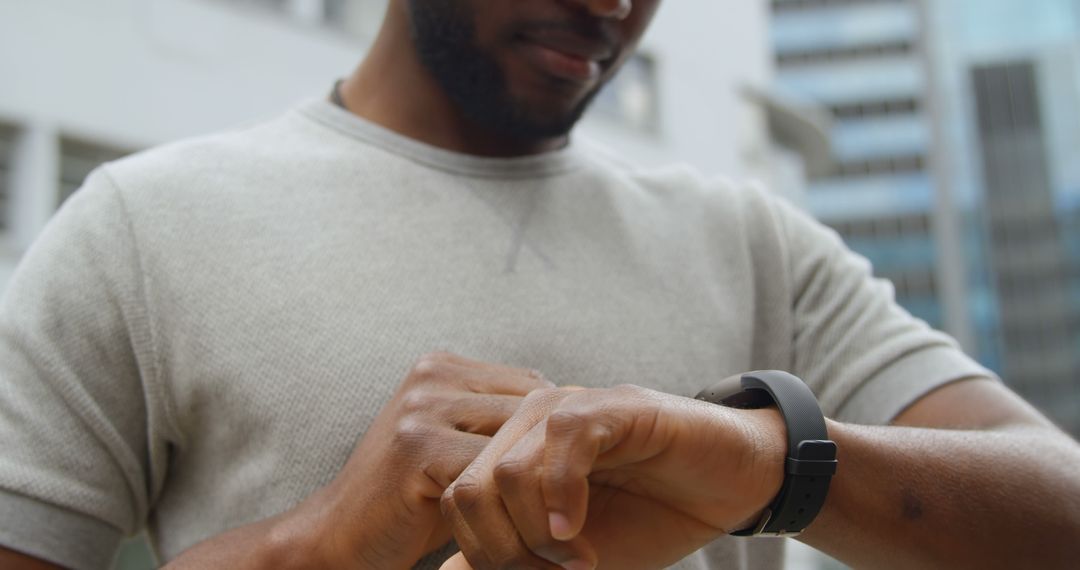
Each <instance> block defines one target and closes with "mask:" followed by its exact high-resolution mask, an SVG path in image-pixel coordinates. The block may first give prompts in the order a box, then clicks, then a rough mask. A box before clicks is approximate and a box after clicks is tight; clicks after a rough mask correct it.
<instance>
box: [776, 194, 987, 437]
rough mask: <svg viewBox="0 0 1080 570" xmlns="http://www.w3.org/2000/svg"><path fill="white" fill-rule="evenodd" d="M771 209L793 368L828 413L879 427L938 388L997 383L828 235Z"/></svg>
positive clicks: (796, 215) (783, 207)
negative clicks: (786, 283)
mask: <svg viewBox="0 0 1080 570" xmlns="http://www.w3.org/2000/svg"><path fill="white" fill-rule="evenodd" d="M775 209H776V212H777V215H778V217H779V220H780V224H781V226H782V231H783V234H784V236H783V240H784V243H785V244H786V248H787V250H788V252H787V253H788V255H787V258H788V260H789V265H790V278H791V287H792V294H793V319H794V326H793V330H794V339H793V345H794V367H795V370H796V373H797V374H798V375H799V376H800V377H801V378H803V379H804V380H805V381H806V382H807V384H809V385H810V387H811V388H812V389H813V390H814V392H815V393H816V394H817V396H818V398H819V400H820V402H821V404H822V409H823V410H824V411H825V413H826V415H828V416H830V417H834V418H836V419H838V420H840V421H846V422H851V423H861V424H882V425H883V424H887V423H889V422H890V421H891V420H892V419H893V418H895V417H896V416H897V415H898V414H899V413H900V412H901V411H903V410H904V409H905V408H906V407H908V406H909V405H910V404H912V403H914V402H915V401H916V400H918V399H919V398H920V397H921V396H923V395H925V394H927V393H928V392H930V391H932V390H933V389H935V388H937V387H939V386H942V385H944V384H947V383H950V382H953V381H956V380H961V379H966V378H972V377H991V378H993V377H995V376H994V374H993V373H992V372H990V371H988V370H987V369H985V368H984V367H982V366H980V365H979V364H978V363H976V362H975V361H974V360H972V359H971V358H970V357H968V356H967V355H965V354H964V352H963V351H962V350H961V349H960V348H959V346H958V345H957V343H956V342H955V341H954V340H953V339H952V338H951V337H949V336H948V335H946V334H944V333H942V332H939V331H935V330H933V329H932V328H930V327H929V326H928V325H927V324H926V323H925V322H923V321H921V320H919V319H916V318H915V317H913V316H911V315H910V314H909V313H908V312H907V311H905V310H904V309H903V308H902V307H900V306H899V305H898V304H897V303H896V301H895V297H894V290H893V286H892V284H891V283H890V282H888V281H886V280H882V279H877V278H874V276H873V275H872V270H871V265H870V263H869V262H868V261H867V260H866V259H865V258H863V257H861V256H859V255H857V254H855V253H854V252H852V251H851V250H849V249H848V248H847V247H846V246H845V245H844V243H843V241H842V240H841V239H840V237H839V236H838V235H837V234H836V233H835V232H834V231H832V230H831V229H828V228H826V227H825V226H823V225H822V224H820V223H818V222H817V221H815V220H813V219H812V218H810V217H809V216H808V215H806V214H805V213H803V212H801V211H799V210H797V209H796V208H794V207H793V206H791V205H790V204H787V203H786V202H783V201H779V200H777V201H776V205H775Z"/></svg>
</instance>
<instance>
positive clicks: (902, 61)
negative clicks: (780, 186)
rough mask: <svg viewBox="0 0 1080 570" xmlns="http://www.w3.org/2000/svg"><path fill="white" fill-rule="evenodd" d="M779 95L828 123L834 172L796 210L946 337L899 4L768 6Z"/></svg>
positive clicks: (911, 66) (913, 48)
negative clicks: (867, 264) (859, 257)
mask: <svg viewBox="0 0 1080 570" xmlns="http://www.w3.org/2000/svg"><path fill="white" fill-rule="evenodd" d="M771 9H772V20H771V39H772V44H773V49H774V55H775V65H776V82H777V84H778V86H779V88H780V90H781V91H783V92H787V93H792V94H793V95H795V96H797V97H800V98H804V99H810V100H813V101H816V102H819V103H820V104H822V105H824V106H825V107H826V108H827V109H828V110H829V111H830V112H831V115H832V119H833V122H832V127H831V137H830V138H831V140H832V155H833V160H834V166H833V168H832V169H831V171H830V172H827V173H824V175H822V176H819V177H817V178H816V179H815V180H813V181H811V182H810V184H809V187H808V190H807V193H806V197H805V200H804V205H805V207H806V208H807V209H809V210H810V211H811V212H812V213H813V214H814V215H815V216H816V217H818V218H819V219H820V220H822V221H823V222H824V223H826V224H828V225H830V226H832V227H833V228H834V229H836V230H837V231H838V232H839V233H840V234H841V235H842V236H843V237H844V238H845V240H846V241H847V243H848V245H849V246H850V247H852V249H854V250H855V251H858V252H859V253H862V254H863V255H865V256H867V257H868V258H870V259H871V260H872V261H873V262H874V265H875V270H876V272H877V273H878V275H880V276H882V277H885V278H888V279H891V280H892V282H893V284H894V285H895V287H896V293H897V298H898V300H899V301H900V303H901V304H902V305H904V306H905V307H906V308H907V309H908V310H909V311H911V313H913V314H914V315H916V316H918V317H920V318H922V319H924V320H926V321H927V322H928V323H930V324H931V325H933V326H936V327H939V328H940V327H944V326H945V325H946V318H945V310H944V308H943V306H942V305H943V299H942V294H941V290H942V287H941V276H940V275H939V271H938V264H939V249H940V248H939V247H938V246H937V244H936V243H935V234H934V231H933V228H934V223H935V221H934V211H935V208H934V206H935V181H934V176H933V173H932V172H931V169H930V155H931V152H932V139H933V137H932V131H931V128H930V121H929V120H928V112H927V90H928V84H927V82H926V80H925V67H924V60H923V55H922V37H923V36H922V29H921V27H922V25H921V18H920V14H919V12H918V10H917V7H916V5H915V4H914V3H913V2H909V1H905V0H847V1H842V2H840V1H829V0H772V2H771Z"/></svg>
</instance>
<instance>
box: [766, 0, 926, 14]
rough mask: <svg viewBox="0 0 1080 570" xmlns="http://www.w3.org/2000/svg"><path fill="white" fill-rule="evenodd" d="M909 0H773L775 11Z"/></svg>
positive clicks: (900, 2) (898, 2)
mask: <svg viewBox="0 0 1080 570" xmlns="http://www.w3.org/2000/svg"><path fill="white" fill-rule="evenodd" d="M908 1H909V0H773V1H772V9H773V12H797V11H801V10H817V9H820V8H832V7H835V6H857V5H859V4H904V3H907V2H908Z"/></svg>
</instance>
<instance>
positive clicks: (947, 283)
mask: <svg viewBox="0 0 1080 570" xmlns="http://www.w3.org/2000/svg"><path fill="white" fill-rule="evenodd" d="M916 7H917V8H918V11H919V24H920V26H919V28H920V30H921V34H922V37H921V38H920V48H921V50H922V56H923V58H922V60H923V70H924V74H925V76H926V106H927V110H928V113H927V115H928V117H929V120H930V126H931V132H932V142H931V144H930V168H931V171H932V173H933V179H934V187H935V201H934V217H933V220H934V221H933V228H934V239H935V241H936V245H937V251H938V263H937V275H938V282H939V283H940V291H939V294H940V296H941V305H942V311H943V313H944V314H943V320H944V328H945V332H947V333H949V334H951V335H952V336H953V337H954V338H956V340H957V341H958V342H959V343H960V346H961V347H963V349H964V351H965V352H967V353H968V354H971V355H974V354H975V349H976V346H975V335H974V334H973V332H972V326H971V315H970V313H969V311H968V305H967V275H966V270H967V263H965V257H964V251H963V245H962V242H961V238H960V217H959V215H958V214H957V211H956V210H957V208H956V201H955V199H954V198H953V194H952V181H953V176H952V169H953V165H952V160H951V156H950V153H951V149H950V148H949V147H948V144H947V134H946V132H945V126H944V125H945V121H944V119H943V116H944V114H945V113H947V112H948V110H947V109H946V108H945V101H944V97H942V93H941V89H940V86H939V78H938V75H937V66H936V63H935V61H936V60H935V58H934V45H935V43H934V42H935V38H936V30H935V29H934V18H933V17H932V16H933V13H932V10H933V9H934V8H933V6H931V5H930V2H929V0H919V1H918V2H916Z"/></svg>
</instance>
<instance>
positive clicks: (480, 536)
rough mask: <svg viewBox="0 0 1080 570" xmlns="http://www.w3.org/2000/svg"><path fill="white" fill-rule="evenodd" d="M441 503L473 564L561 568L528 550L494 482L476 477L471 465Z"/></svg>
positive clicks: (481, 566) (483, 567)
mask: <svg viewBox="0 0 1080 570" xmlns="http://www.w3.org/2000/svg"><path fill="white" fill-rule="evenodd" d="M442 507H443V513H444V515H445V518H446V519H447V520H448V521H449V522H450V526H451V527H452V528H453V531H454V537H455V538H456V539H457V544H458V547H460V548H461V552H462V553H463V554H464V556H465V558H466V559H467V560H468V561H469V563H470V564H471V565H472V566H473V567H474V568H477V569H479V570H488V569H493V570H494V569H503V568H537V569H545V570H548V569H550V570H557V569H558V568H559V566H557V565H555V564H552V563H551V562H548V561H547V560H544V559H542V558H540V557H538V556H537V555H536V554H534V553H533V552H532V551H531V550H529V548H528V546H527V545H526V544H525V543H524V541H522V539H521V537H520V536H519V535H518V533H517V530H516V529H515V528H514V525H513V523H512V522H511V521H510V517H509V515H508V514H507V513H506V509H505V507H504V506H503V504H502V499H501V498H500V497H499V494H498V489H497V488H496V487H495V485H494V483H493V482H491V481H490V480H487V481H485V480H481V479H478V478H476V477H475V476H474V475H473V473H472V470H471V468H470V470H467V471H466V472H465V473H464V474H462V476H461V477H459V478H458V480H457V481H455V482H454V484H453V485H451V486H450V488H449V489H447V491H446V493H445V494H444V495H443V500H442Z"/></svg>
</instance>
